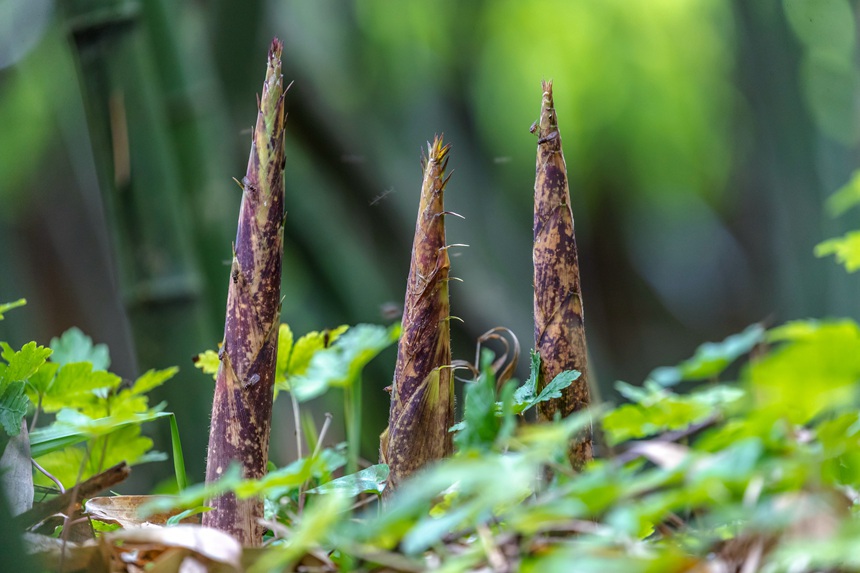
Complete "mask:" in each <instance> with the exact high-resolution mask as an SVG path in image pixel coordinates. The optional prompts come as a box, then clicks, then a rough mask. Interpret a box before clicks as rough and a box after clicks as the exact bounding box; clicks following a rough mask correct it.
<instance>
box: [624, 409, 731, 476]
mask: <svg viewBox="0 0 860 573" xmlns="http://www.w3.org/2000/svg"><path fill="white" fill-rule="evenodd" d="M717 421H719V416H717V415H713V416H709V417H707V418H705V419H704V420H703V421H701V422H699V423H698V424H690V425H689V426H687V427H686V428H683V429H681V430H675V431H673V432H667V433H665V434H663V435H661V436H658V437H657V438H656V439H655V441H657V442H678V441H680V440H683V439H684V438H689V437H691V436H694V435H696V434H698V433H699V432H701V431H703V430H706V429H708V428H710V427H711V426H714V425H715V424H716V423H717ZM637 443H638V442H633V443H632V444H631V446H630V449H627V450H625V451H623V452H621V453H620V454H618V455H617V456H615V458H614V460H613V461H614V462H615V463H616V464H618V465H619V466H622V465H624V464H626V463H628V462H632V461H633V460H637V459H639V458H641V457H642V456H643V453H642V451H641V450H638V449H636V447H635V445H636V444H637Z"/></svg>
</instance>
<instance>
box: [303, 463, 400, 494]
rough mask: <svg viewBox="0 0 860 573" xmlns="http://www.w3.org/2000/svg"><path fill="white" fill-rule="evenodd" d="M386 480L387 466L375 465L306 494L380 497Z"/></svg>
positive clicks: (310, 490)
mask: <svg viewBox="0 0 860 573" xmlns="http://www.w3.org/2000/svg"><path fill="white" fill-rule="evenodd" d="M387 480H388V466H387V465H385V464H376V465H374V466H370V467H369V468H365V469H363V470H361V471H360V472H358V473H354V474H350V475H346V476H343V477H341V478H338V479H335V480H332V481H330V482H327V483H324V484H322V485H321V486H318V487H315V488H313V489H309V490H308V491H307V493H334V492H337V493H341V494H343V495H347V496H350V497H355V496H357V495H359V494H362V493H372V494H375V495H382V490H384V489H385V483H386V481H387Z"/></svg>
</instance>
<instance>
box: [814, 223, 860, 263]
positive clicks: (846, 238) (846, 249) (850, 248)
mask: <svg viewBox="0 0 860 573" xmlns="http://www.w3.org/2000/svg"><path fill="white" fill-rule="evenodd" d="M827 255H835V256H836V262H838V263H839V264H841V265H843V266H844V267H845V270H847V271H848V272H849V273H853V272H854V271H857V270H858V269H860V231H852V232H850V233H846V234H845V235H843V236H842V237H837V238H835V239H829V240H827V241H824V242H823V243H819V244H818V245H816V246H815V256H816V257H826V256H827Z"/></svg>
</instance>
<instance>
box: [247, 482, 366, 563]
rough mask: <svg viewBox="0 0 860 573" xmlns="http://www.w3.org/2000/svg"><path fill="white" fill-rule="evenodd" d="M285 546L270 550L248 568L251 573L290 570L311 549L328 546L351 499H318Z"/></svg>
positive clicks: (333, 496)
mask: <svg viewBox="0 0 860 573" xmlns="http://www.w3.org/2000/svg"><path fill="white" fill-rule="evenodd" d="M315 500H316V502H315V503H314V504H312V505H311V506H310V507H308V508H307V509H306V510H305V512H304V514H303V515H302V517H301V520H300V521H299V524H298V526H297V527H295V528H294V529H293V530H292V531H291V532H290V536H289V538H288V539H287V541H286V543H284V544H283V545H276V546H272V547H269V548H268V550H267V551H266V552H265V553H263V554H262V555H261V556H260V558H259V559H257V561H256V562H255V563H254V564H253V565H252V566H251V567H250V568H249V569H248V571H249V573H265V572H268V571H283V570H287V569H288V568H289V567H288V566H289V565H290V564H291V563H293V562H294V561H296V560H297V559H299V558H300V557H302V556H303V555H305V554H306V553H307V552H308V550H310V549H313V548H315V547H318V546H320V545H321V544H322V543H325V542H326V540H327V539H328V537H329V536H330V535H331V532H332V531H333V529H334V526H335V525H336V524H337V523H338V522H340V521H341V520H342V519H343V517H344V516H343V513H344V512H345V511H346V510H347V509H348V508H349V504H350V499H349V498H348V497H346V496H342V495H324V496H320V497H318V498H315Z"/></svg>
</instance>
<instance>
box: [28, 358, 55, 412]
mask: <svg viewBox="0 0 860 573" xmlns="http://www.w3.org/2000/svg"><path fill="white" fill-rule="evenodd" d="M59 368H60V365H59V364H54V363H53V362H45V363H44V364H42V365H41V366H40V367H39V369H38V370H37V371H36V372H35V374H33V375H32V376H30V378H29V379H28V380H27V393H28V395H29V396H30V399H31V400H33V403H35V402H36V401H37V399H38V398H37V396H38V395H39V394H44V393H45V392H46V391H47V390H48V387H49V386H50V385H51V382H53V381H54V376H56V375H57V370H59ZM31 392H32V394H31Z"/></svg>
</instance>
